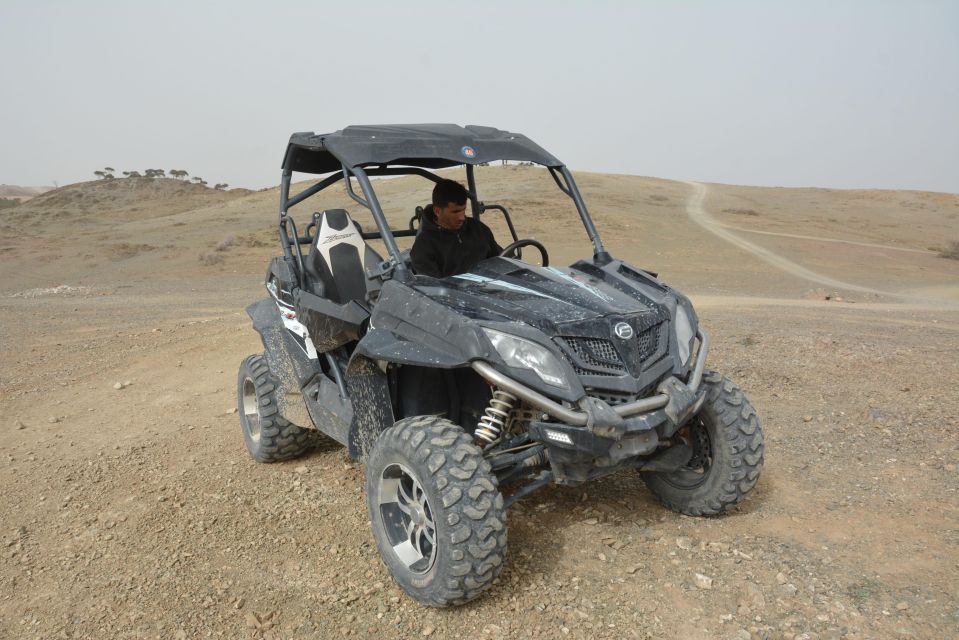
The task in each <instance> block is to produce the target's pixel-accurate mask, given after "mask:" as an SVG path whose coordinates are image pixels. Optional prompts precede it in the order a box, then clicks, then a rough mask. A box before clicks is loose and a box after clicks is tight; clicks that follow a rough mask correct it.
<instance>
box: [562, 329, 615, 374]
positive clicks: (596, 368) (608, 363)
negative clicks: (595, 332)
mask: <svg viewBox="0 0 959 640" xmlns="http://www.w3.org/2000/svg"><path fill="white" fill-rule="evenodd" d="M561 340H562V342H563V344H564V345H565V346H566V347H567V349H568V350H569V351H570V352H571V353H572V354H574V355H575V356H576V358H577V359H578V360H579V362H577V361H576V359H574V358H569V361H570V364H572V365H573V370H575V371H576V374H577V375H593V376H621V375H623V374H625V373H626V365H625V364H624V363H623V359H622V358H620V357H619V353H617V352H616V347H614V346H613V343H612V342H610V341H609V340H603V339H602V338H578V337H574V336H566V337H564V338H561ZM583 365H585V367H584V366H583Z"/></svg>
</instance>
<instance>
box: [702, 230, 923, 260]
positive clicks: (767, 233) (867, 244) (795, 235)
mask: <svg viewBox="0 0 959 640" xmlns="http://www.w3.org/2000/svg"><path fill="white" fill-rule="evenodd" d="M717 224H719V225H720V226H722V227H724V228H726V229H731V230H733V231H742V232H744V233H757V234H760V235H764V236H777V237H780V238H796V239H798V240H815V241H816V242H837V243H840V244H851V245H855V246H857V247H869V248H872V249H888V250H889V251H907V252H909V253H925V254H935V253H936V252H935V251H929V250H928V249H913V248H911V247H893V246H891V245H888V244H877V243H875V242H859V241H858V240H841V239H839V238H823V237H822V236H805V235H802V234H799V233H782V232H780V231H760V230H759V229H744V228H743V227H736V226H733V225H731V224H722V223H717Z"/></svg>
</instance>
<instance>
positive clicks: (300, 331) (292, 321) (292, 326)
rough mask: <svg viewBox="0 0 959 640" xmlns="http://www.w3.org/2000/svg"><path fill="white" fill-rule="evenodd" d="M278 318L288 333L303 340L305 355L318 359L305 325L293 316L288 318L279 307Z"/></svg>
mask: <svg viewBox="0 0 959 640" xmlns="http://www.w3.org/2000/svg"><path fill="white" fill-rule="evenodd" d="M280 318H282V320H283V326H284V327H286V328H287V330H288V331H290V333H293V334H295V335H298V336H300V337H301V338H303V342H304V343H305V344H306V355H307V356H309V357H310V358H312V359H313V360H316V359H317V358H318V356H317V355H316V347H315V346H314V345H313V340H312V339H310V332H309V331H307V329H306V325H305V324H303V323H302V322H300V321H299V320H297V319H296V316H295V315H294V316H293V317H292V318H290V317H288V316H287V314H286V313H284V312H283V307H280Z"/></svg>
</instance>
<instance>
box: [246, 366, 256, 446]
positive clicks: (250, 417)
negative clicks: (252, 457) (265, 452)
mask: <svg viewBox="0 0 959 640" xmlns="http://www.w3.org/2000/svg"><path fill="white" fill-rule="evenodd" d="M243 420H244V422H245V423H246V429H247V432H249V434H250V438H251V439H252V440H253V442H259V441H260V403H259V401H258V400H257V397H256V385H255V384H253V380H252V379H251V378H246V379H244V380H243Z"/></svg>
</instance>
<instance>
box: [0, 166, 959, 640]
mask: <svg viewBox="0 0 959 640" xmlns="http://www.w3.org/2000/svg"><path fill="white" fill-rule="evenodd" d="M609 184H612V183H609ZM609 184H606V185H605V187H607V188H609ZM394 188H396V187H394ZM630 188H632V187H630ZM624 193H629V191H628V189H627V188H625V187H624ZM663 193H667V194H669V197H671V198H674V197H675V194H682V193H683V192H682V191H681V190H679V188H678V187H676V186H675V183H669V186H668V187H664V190H663ZM589 195H590V194H589V193H587V198H589ZM614 195H615V194H614ZM258 197H259V196H258ZM624 197H625V196H624ZM663 197H664V198H665V197H666V196H663ZM707 204H708V202H707ZM127 205H128V203H126V204H125V206H127ZM224 206H235V205H233V204H228V205H224ZM236 206H238V205H236ZM657 206H658V205H657ZM740 206H741V205H740ZM753 206H755V205H753ZM950 206H951V205H950ZM599 208H600V209H602V208H601V207H599ZM14 211H15V209H14ZM217 211H218V210H217ZM231 212H233V210H232V209H226V210H225V213H223V212H221V213H223V215H234V214H235V212H233V213H231ZM654 213H656V215H659V214H658V212H654ZM601 214H602V211H601ZM185 215H186V214H182V213H175V215H173V216H172V217H171V218H169V221H182V220H183V219H185V218H184V216H185ZM236 215H239V214H236ZM258 215H263V216H267V215H270V214H269V213H263V212H262V211H261V212H260V213H259V214H258ZM602 215H605V214H602ZM678 220H679V219H678V218H676V219H675V225H677V226H676V227H674V228H673V230H675V229H677V228H678V229H680V230H682V229H683V228H684V227H682V226H681V223H680V222H678ZM607 222H608V223H609V224H615V223H616V220H607ZM621 222H622V221H621ZM172 224H175V222H173V223H172ZM622 224H626V222H622ZM6 228H7V229H10V228H12V225H11V226H9V227H6ZM689 229H690V230H691V229H692V227H689ZM820 232H821V231H820ZM45 233H46V232H43V231H42V230H41V232H37V233H36V234H35V235H33V236H30V237H28V238H27V239H25V240H23V241H22V243H21V242H20V241H19V240H18V239H17V238H15V237H14V235H13V234H12V232H11V233H9V234H8V235H6V236H5V237H4V238H3V241H4V243H5V246H7V247H12V249H10V250H9V251H6V252H5V253H2V254H0V266H2V267H3V269H4V273H5V274H7V276H8V277H7V278H6V279H5V280H4V282H3V285H2V287H0V362H2V363H3V368H2V370H0V407H2V412H0V413H2V417H0V420H2V423H0V434H2V438H0V486H2V487H3V490H2V491H0V638H43V639H47V638H131V639H132V638H138V639H139V638H163V639H168V638H207V637H209V638H249V639H251V640H253V639H260V638H265V639H276V640H279V639H287V638H331V637H339V636H349V637H357V638H367V637H377V638H410V637H433V638H470V639H474V638H562V637H571V638H590V639H592V638H658V639H665V638H717V639H739V638H742V639H743V640H745V639H751V640H757V639H766V638H780V639H789V640H814V639H816V640H826V639H830V640H831V639H839V638H848V639H863V640H865V639H871V638H950V637H959V524H957V523H959V495H957V490H959V472H957V465H959V438H957V437H956V434H957V419H956V415H959V400H957V394H956V393H955V391H954V390H955V389H956V388H957V387H959V367H957V364H956V363H957V362H959V313H957V312H956V311H954V310H948V309H938V310H937V309H936V308H934V306H930V305H920V304H901V303H896V302H894V301H889V300H876V299H874V298H872V297H868V296H859V297H857V296H856V295H854V294H852V295H851V294H847V293H844V292H843V293H842V295H840V296H838V297H840V298H841V300H839V301H837V300H836V296H835V295H830V296H829V297H830V299H829V300H824V299H823V298H824V297H825V296H823V295H820V294H819V293H816V292H815V291H812V290H811V288H810V287H806V291H808V292H810V293H809V295H808V296H803V295H796V296H779V297H776V296H768V297H766V298H746V297H744V295H745V294H747V293H749V292H750V291H752V286H753V283H755V287H756V289H758V290H762V291H764V292H771V291H775V290H776V289H777V287H783V288H785V289H787V290H789V291H793V290H795V289H798V288H799V287H800V286H801V285H797V283H796V281H795V280H794V279H792V278H791V277H788V278H787V277H785V276H783V277H780V276H777V275H776V274H774V273H773V272H772V270H771V269H768V268H766V269H764V268H763V267H761V266H756V265H755V264H753V263H750V262H749V259H748V258H742V268H743V269H744V271H743V272H744V273H748V274H749V277H748V278H744V279H743V280H741V281H738V282H735V283H733V282H730V280H729V273H730V272H731V271H734V270H735V269H736V268H737V266H736V263H731V262H727V263H725V264H723V265H714V263H713V261H711V260H710V259H709V258H708V256H706V258H705V259H700V262H699V263H698V265H699V266H698V267H697V266H696V265H695V264H693V263H689V262H687V263H686V264H685V266H684V267H683V268H682V269H680V270H679V271H678V273H679V274H680V278H679V280H680V281H679V282H677V284H680V285H681V286H683V288H684V289H686V290H687V291H688V292H690V293H692V294H693V295H692V297H693V300H694V302H695V303H696V304H697V308H698V310H699V313H700V316H701V319H702V322H703V323H704V326H705V327H706V329H707V330H708V331H709V332H710V335H711V337H712V343H713V347H712V351H711V353H710V358H709V362H710V365H711V366H712V367H714V368H716V369H719V370H721V371H723V372H724V373H725V374H726V375H728V376H729V377H730V378H732V379H733V380H735V381H736V382H738V383H739V384H740V385H741V386H742V388H743V389H744V391H745V392H746V393H747V394H748V395H749V397H750V398H751V400H752V402H753V404H754V405H755V407H756V409H757V412H758V414H759V416H760V418H761V420H762V422H763V427H764V429H765V433H766V466H765V469H764V471H763V475H762V477H761V479H760V481H759V483H758V485H757V487H756V490H755V491H754V493H753V494H752V496H751V498H750V499H749V500H748V501H746V502H745V503H744V504H742V505H741V506H740V507H739V508H737V509H735V510H733V511H732V512H731V513H728V514H726V515H724V516H721V517H716V518H702V519H700V518H688V517H684V516H680V515H677V514H675V513H672V512H670V511H667V510H666V509H664V508H663V507H661V506H660V505H659V504H657V503H656V502H655V500H654V499H653V498H652V497H651V495H650V494H649V492H648V491H647V490H646V489H645V487H644V486H643V484H642V482H641V481H640V480H639V478H638V477H637V476H636V475H635V474H633V473H619V474H617V475H614V476H611V477H608V478H606V479H604V480H601V481H598V482H596V483H593V484H591V485H587V486H583V487H579V488H560V487H551V488H547V489H544V490H542V491H540V492H538V493H534V494H533V495H531V496H530V497H528V498H526V499H524V500H522V501H520V502H519V503H518V504H517V505H515V506H514V507H513V508H512V509H511V511H510V513H509V555H508V559H507V566H506V568H505V570H504V572H503V574H502V575H501V577H500V578H499V580H498V583H497V584H496V585H495V586H494V587H493V588H492V589H491V590H490V591H489V592H488V593H487V594H486V595H485V596H483V597H482V598H480V599H478V600H476V601H474V602H472V603H470V604H469V605H466V606H464V607H460V608H456V609H445V610H435V609H427V608H423V607H421V606H419V605H418V604H416V603H415V602H414V601H412V600H411V599H410V598H408V597H406V596H405V595H404V594H403V593H402V592H401V591H400V590H399V589H398V588H397V587H396V586H395V585H394V583H393V582H392V580H391V579H390V576H389V575H388V574H387V572H386V570H385V568H384V565H383V563H382V562H381V561H380V559H379V556H378V554H377V551H376V548H375V545H374V543H373V539H372V536H371V534H370V532H369V527H368V523H367V517H366V509H365V502H364V495H363V491H364V489H363V473H364V470H363V467H362V465H360V464H358V463H356V462H353V461H350V460H349V459H348V457H347V456H346V455H345V453H344V451H343V450H342V449H340V448H338V447H336V446H322V447H320V448H318V449H317V450H314V451H312V452H310V453H309V454H308V455H306V456H304V457H303V458H301V459H297V460H294V461H290V462H285V463H279V464H273V465H260V464H255V463H254V462H252V461H251V460H250V458H249V457H248V455H247V453H246V450H245V448H244V446H243V440H242V437H241V433H240V427H239V424H238V417H237V415H236V413H235V404H236V396H235V393H236V391H235V388H236V380H235V376H236V368H237V366H238V364H239V362H240V361H241V360H242V359H243V357H245V356H246V355H247V354H249V353H255V352H258V351H260V350H261V345H260V343H259V339H258V337H257V336H256V334H255V333H254V332H253V330H252V328H251V327H250V324H249V320H248V318H247V317H246V315H245V314H244V313H243V311H242V309H243V307H244V306H245V305H246V304H249V303H250V302H252V301H254V300H256V299H257V298H258V297H260V296H261V295H262V288H261V284H260V279H261V277H262V276H261V273H262V269H263V266H264V265H265V256H266V255H268V254H269V252H270V249H269V248H257V247H258V245H256V244H251V245H249V246H243V245H239V246H237V247H234V248H233V249H231V250H230V251H228V252H224V255H225V256H226V258H225V260H224V261H223V262H222V263H221V264H217V265H214V266H212V267H206V266H203V265H202V264H200V263H199V262H197V259H196V255H197V254H198V253H199V252H200V250H201V249H202V250H204V251H213V248H212V247H213V246H214V245H215V243H216V242H217V241H220V240H222V235H223V233H222V230H220V231H217V232H216V233H217V234H218V235H216V237H214V236H210V237H204V238H201V240H197V241H195V242H194V241H192V240H189V236H185V238H186V239H184V240H182V242H183V243H184V246H183V247H181V248H180V249H179V250H180V251H181V253H182V256H183V257H182V258H177V257H176V256H177V255H180V254H175V253H174V254H171V255H170V256H166V257H164V256H163V255H160V252H159V250H158V251H154V252H150V253H149V255H147V256H146V257H145V256H143V255H140V256H135V257H129V258H125V259H121V260H118V261H117V262H108V263H102V262H101V263H99V264H96V265H93V264H91V263H90V262H89V261H90V258H89V257H85V255H86V253H87V251H88V250H87V249H85V248H82V247H81V248H79V249H78V252H79V253H77V255H76V256H75V257H74V256H73V255H72V254H63V255H61V257H60V260H61V268H60V270H59V276H57V275H52V271H51V272H45V271H44V269H52V267H50V266H48V265H47V266H44V265H43V264H41V263H42V260H43V255H44V252H45V251H51V250H52V251H61V252H62V251H63V248H62V246H61V245H59V244H57V242H56V239H57V236H56V233H55V226H51V228H50V231H49V235H45ZM152 233H155V234H156V236H155V238H158V237H160V236H162V233H161V232H160V231H154V232H152ZM690 233H693V231H690ZM669 237H671V236H670V235H669V234H667V233H665V232H664V233H663V234H662V235H660V236H656V237H652V238H649V239H647V240H644V242H649V243H655V242H656V241H657V238H659V241H660V245H659V246H658V248H657V252H662V253H663V254H670V252H671V251H672V250H673V249H675V251H676V252H678V254H681V255H684V256H686V257H687V258H689V259H692V258H694V257H695V256H694V254H695V252H692V253H690V252H689V250H688V248H686V247H682V246H676V247H672V246H671V245H670V244H669V240H668V238H669ZM703 237H705V236H703ZM114 240H116V241H127V240H132V236H131V237H130V238H128V237H126V236H123V234H120V236H119V237H117V238H106V239H104V240H103V242H113V241H114ZM870 240H874V239H870ZM880 240H881V239H880ZM148 242H151V243H152V244H155V245H157V246H159V245H160V241H158V240H156V239H153V240H148ZM190 242H193V243H192V244H190ZM703 242H704V243H705V242H707V241H706V240H703ZM703 246H708V245H705V244H704V245H703ZM823 250H824V251H833V250H834V248H833V247H825V248H824V249H823ZM710 251H711V250H710ZM710 251H705V252H700V253H703V254H704V255H705V254H709V253H710ZM716 251H720V252H730V251H732V250H731V249H729V248H719V247H716ZM684 252H685V253H684ZM670 255H672V254H670ZM243 256H246V257H243ZM627 257H628V256H627ZM649 258H650V256H649V255H645V259H643V260H640V259H637V260H636V261H637V262H639V263H643V262H647V263H648V262H650V259H649ZM922 259H923V260H925V259H926V258H925V257H923V258H922ZM4 260H6V261H4ZM31 260H33V261H34V262H30V261H31ZM178 260H179V261H178ZM141 261H143V262H141ZM149 261H152V262H149ZM32 264H36V265H38V266H37V267H36V268H33V267H31V265H32ZM111 265H112V266H111ZM165 265H169V268H168V269H167V270H166V271H165V270H164V268H165ZM866 268H869V269H874V268H875V263H873V264H872V265H869V266H868V267H864V269H866ZM943 268H944V269H947V268H952V267H949V266H948V265H947V267H943ZM764 272H765V274H766V275H763V273H764ZM38 274H39V275H38ZM171 274H172V275H171ZM685 274H691V275H688V276H687V275H685ZM842 275H843V277H844V279H851V280H855V279H856V277H857V273H855V272H846V273H843V274H842ZM664 276H665V278H666V279H667V281H669V280H670V279H671V278H670V276H669V273H664ZM897 277H900V278H903V277H904V276H902V274H901V273H900V274H899V275H898V276H897ZM916 280H917V281H918V280H920V278H919V277H917V278H916ZM61 285H62V286H61ZM730 289H733V290H732V291H730Z"/></svg>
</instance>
